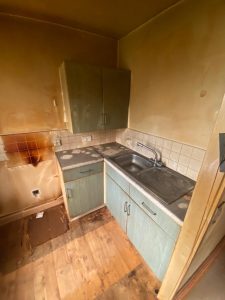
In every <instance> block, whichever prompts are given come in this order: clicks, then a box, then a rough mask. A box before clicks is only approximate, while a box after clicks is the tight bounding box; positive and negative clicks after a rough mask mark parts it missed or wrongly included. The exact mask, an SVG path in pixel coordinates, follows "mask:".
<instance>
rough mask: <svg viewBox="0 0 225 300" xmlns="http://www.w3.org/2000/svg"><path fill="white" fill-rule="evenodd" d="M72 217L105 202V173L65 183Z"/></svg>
mask: <svg viewBox="0 0 225 300" xmlns="http://www.w3.org/2000/svg"><path fill="white" fill-rule="evenodd" d="M65 188H66V193H67V204H68V210H69V215H70V218H74V217H77V216H79V215H82V214H85V213H87V212H88V211H90V210H92V209H94V208H97V207H99V206H101V205H102V204H103V203H104V196H103V195H104V193H103V188H104V186H103V173H102V172H101V173H97V174H94V175H90V176H87V177H82V178H79V179H77V180H74V181H70V182H66V183H65Z"/></svg>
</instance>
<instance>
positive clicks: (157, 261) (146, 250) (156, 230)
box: [127, 199, 175, 280]
mask: <svg viewBox="0 0 225 300" xmlns="http://www.w3.org/2000/svg"><path fill="white" fill-rule="evenodd" d="M127 235H128V237H129V239H130V241H131V242H132V243H133V245H134V246H135V247H136V249H137V250H138V251H139V253H140V254H141V256H142V257H143V258H144V260H145V261H146V263H147V264H148V266H149V267H150V268H151V269H152V271H153V272H154V273H155V274H156V276H157V277H158V278H159V279H160V280H162V279H163V277H164V275H165V272H166V270H167V267H168V264H169V261H170V258H171V255H172V252H173V249H174V246H175V242H174V241H173V240H172V239H171V238H170V237H169V236H168V235H167V233H165V232H164V231H163V230H162V229H161V228H160V227H159V226H158V225H157V224H156V223H155V222H154V221H153V220H152V219H151V218H150V217H149V216H148V215H147V214H146V213H145V212H144V211H143V210H142V209H141V208H140V207H139V206H138V205H137V204H136V203H134V202H133V200H131V199H130V214H129V217H128V221H127Z"/></svg>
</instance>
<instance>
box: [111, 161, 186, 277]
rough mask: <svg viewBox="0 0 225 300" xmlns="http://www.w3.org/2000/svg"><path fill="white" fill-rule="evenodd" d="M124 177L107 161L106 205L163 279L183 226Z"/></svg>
mask: <svg viewBox="0 0 225 300" xmlns="http://www.w3.org/2000/svg"><path fill="white" fill-rule="evenodd" d="M121 177H122V176H121V174H119V173H118V172H117V171H116V170H115V169H114V168H112V167H111V166H109V165H107V164H106V205H107V207H108V208H109V210H110V212H111V213H112V215H113V216H114V217H115V219H116V220H117V222H118V223H119V224H120V226H121V227H122V229H123V230H124V231H125V232H126V233H127V236H128V238H129V239H130V241H131V242H132V244H133V245H134V246H135V248H136V249H137V250H138V252H139V253H140V255H141V256H142V257H143V259H144V260H145V262H146V263H147V265H148V266H149V267H150V268H151V270H152V271H153V272H154V273H155V275H156V276H157V277H158V278H159V279H160V280H162V279H163V277H164V275H165V273H166V270H167V268H168V265H169V262H170V259H171V256H172V253H173V250H174V247H175V244H176V240H177V238H178V234H179V232H180V226H179V225H178V224H177V223H176V222H175V221H174V220H173V219H172V218H170V217H169V216H168V215H167V214H166V213H165V212H164V211H162V210H161V209H160V207H158V206H157V207H156V206H155V204H154V203H153V202H151V200H150V199H148V198H146V197H145V196H144V195H143V194H142V193H141V192H140V191H139V190H135V189H136V187H135V186H134V185H133V184H131V183H130V182H129V181H128V180H127V182H125V180H126V178H125V177H123V178H121ZM117 179H118V180H117Z"/></svg>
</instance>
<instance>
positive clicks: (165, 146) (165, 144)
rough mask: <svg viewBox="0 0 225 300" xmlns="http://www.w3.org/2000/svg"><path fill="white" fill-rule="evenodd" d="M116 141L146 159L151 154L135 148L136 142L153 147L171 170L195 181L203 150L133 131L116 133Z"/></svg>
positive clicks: (124, 130)
mask: <svg viewBox="0 0 225 300" xmlns="http://www.w3.org/2000/svg"><path fill="white" fill-rule="evenodd" d="M116 141H117V142H118V143H121V144H123V145H124V146H127V147H129V148H131V149H133V150H135V151H137V152H139V153H141V154H143V155H145V156H147V157H153V154H152V153H151V152H150V151H149V150H147V149H144V148H140V147H137V145H136V143H137V142H142V143H143V144H145V145H151V146H154V148H155V150H158V151H159V152H160V153H161V156H162V161H163V162H164V163H165V164H166V165H167V166H168V167H169V168H171V169H173V170H176V171H177V172H179V173H181V174H183V175H186V176H188V177H189V178H191V179H194V180H196V179H197V177H198V173H199V171H200V168H201V165H202V162H203V159H204V155H205V150H204V149H200V148H197V147H193V146H190V145H186V144H183V143H179V142H177V141H172V140H168V139H164V138H162V137H158V136H154V135H151V134H146V133H142V132H139V131H136V130H133V129H129V128H126V129H122V130H120V131H117V134H116Z"/></svg>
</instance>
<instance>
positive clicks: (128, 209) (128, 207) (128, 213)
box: [127, 204, 130, 216]
mask: <svg viewBox="0 0 225 300" xmlns="http://www.w3.org/2000/svg"><path fill="white" fill-rule="evenodd" d="M127 215H128V216H129V215H130V204H129V205H128V206H127Z"/></svg>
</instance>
